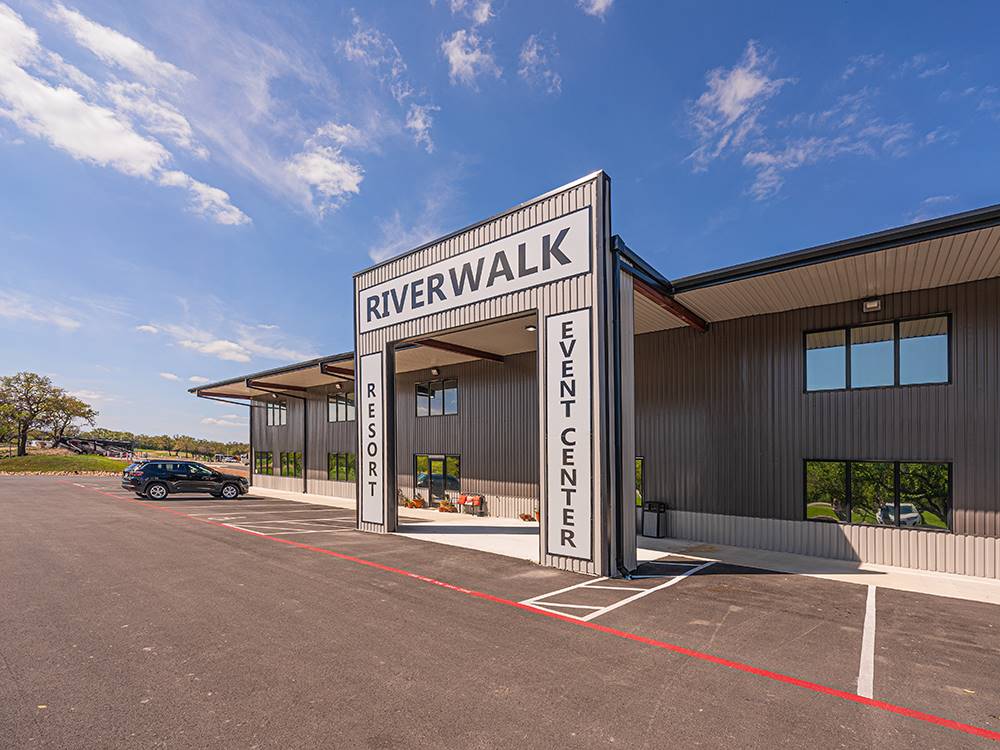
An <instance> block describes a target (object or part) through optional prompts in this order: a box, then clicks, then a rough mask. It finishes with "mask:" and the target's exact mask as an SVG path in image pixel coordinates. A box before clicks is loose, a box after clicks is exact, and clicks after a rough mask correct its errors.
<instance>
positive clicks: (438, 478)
mask: <svg viewBox="0 0 1000 750" xmlns="http://www.w3.org/2000/svg"><path fill="white" fill-rule="evenodd" d="M413 470H414V479H415V481H414V484H415V486H416V490H417V494H418V495H420V496H421V497H422V498H423V499H424V501H425V502H426V503H427V505H428V507H430V506H433V505H438V504H439V503H441V502H442V501H444V500H445V499H450V500H454V499H455V498H457V497H458V495H459V493H460V492H461V491H462V458H461V456H454V455H453V456H447V455H437V456H435V455H432V454H427V453H418V454H417V455H415V456H414V457H413Z"/></svg>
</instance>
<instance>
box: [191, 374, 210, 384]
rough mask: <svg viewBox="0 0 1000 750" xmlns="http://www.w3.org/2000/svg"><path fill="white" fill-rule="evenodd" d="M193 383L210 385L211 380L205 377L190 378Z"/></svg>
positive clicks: (193, 376) (195, 376) (194, 376)
mask: <svg viewBox="0 0 1000 750" xmlns="http://www.w3.org/2000/svg"><path fill="white" fill-rule="evenodd" d="M188 381H190V382H191V383H208V382H209V380H208V378H206V377H205V376H204V375H192V376H191V377H189V378H188Z"/></svg>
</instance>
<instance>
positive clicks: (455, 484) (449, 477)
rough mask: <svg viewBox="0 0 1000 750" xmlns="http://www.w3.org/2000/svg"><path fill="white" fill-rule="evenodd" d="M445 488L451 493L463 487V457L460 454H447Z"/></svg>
mask: <svg viewBox="0 0 1000 750" xmlns="http://www.w3.org/2000/svg"><path fill="white" fill-rule="evenodd" d="M444 465H445V489H446V490H447V491H448V492H449V493H457V492H459V491H460V490H461V489H462V459H461V458H459V457H458V456H446V457H445V461H444Z"/></svg>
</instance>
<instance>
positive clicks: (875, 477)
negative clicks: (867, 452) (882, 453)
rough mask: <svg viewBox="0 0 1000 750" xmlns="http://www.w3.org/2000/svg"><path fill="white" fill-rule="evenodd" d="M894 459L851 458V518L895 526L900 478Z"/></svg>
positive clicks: (862, 521) (863, 521) (861, 521)
mask: <svg viewBox="0 0 1000 750" xmlns="http://www.w3.org/2000/svg"><path fill="white" fill-rule="evenodd" d="M895 475H896V472H895V469H894V467H893V464H892V463H889V462H886V461H852V462H851V520H852V521H853V522H854V523H867V524H877V525H886V526H894V525H895V524H896V486H895V485H896V480H895Z"/></svg>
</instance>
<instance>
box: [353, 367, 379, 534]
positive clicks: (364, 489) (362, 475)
mask: <svg viewBox="0 0 1000 750" xmlns="http://www.w3.org/2000/svg"><path fill="white" fill-rule="evenodd" d="M383 387H384V373H383V370H382V352H376V353H375V354H365V355H364V356H363V357H361V364H360V373H359V377H358V381H357V389H356V392H357V398H358V428H359V429H358V436H359V441H360V445H359V446H358V447H359V451H358V493H359V494H358V497H359V498H360V500H361V520H362V521H364V522H365V523H377V524H383V523H385V443H384V441H383V437H384V435H383V428H384V419H383V417H384V414H385V411H384V410H385V402H384V399H383V397H384V393H383Z"/></svg>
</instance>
